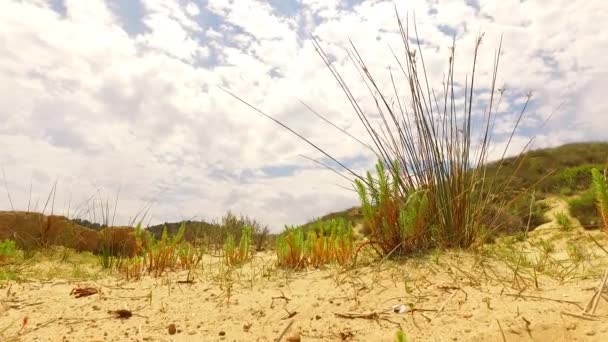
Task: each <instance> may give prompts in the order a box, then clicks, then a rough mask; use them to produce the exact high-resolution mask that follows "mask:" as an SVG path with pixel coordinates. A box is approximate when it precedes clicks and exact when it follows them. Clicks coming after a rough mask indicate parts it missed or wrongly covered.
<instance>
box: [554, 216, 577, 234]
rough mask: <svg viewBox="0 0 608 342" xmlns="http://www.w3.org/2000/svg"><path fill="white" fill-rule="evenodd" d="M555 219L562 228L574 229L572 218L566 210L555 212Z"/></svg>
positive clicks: (566, 229)
mask: <svg viewBox="0 0 608 342" xmlns="http://www.w3.org/2000/svg"><path fill="white" fill-rule="evenodd" d="M555 220H556V221H557V224H558V225H559V227H560V229H562V230H565V231H569V230H572V228H573V225H572V220H571V219H570V216H569V215H568V214H566V213H564V212H559V213H557V214H555Z"/></svg>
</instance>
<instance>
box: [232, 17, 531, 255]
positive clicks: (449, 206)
mask: <svg viewBox="0 0 608 342" xmlns="http://www.w3.org/2000/svg"><path fill="white" fill-rule="evenodd" d="M397 24H398V28H399V32H400V35H401V38H402V43H403V50H402V51H401V52H400V53H397V52H395V51H392V52H393V56H394V58H395V62H396V65H397V66H398V69H397V70H399V73H400V74H401V76H402V77H403V80H402V82H399V80H398V79H396V78H395V77H394V76H395V75H393V73H392V72H391V75H390V76H391V82H392V83H391V84H389V85H388V87H384V86H382V85H379V84H378V83H377V82H376V79H375V78H374V77H373V76H372V73H371V71H370V69H369V68H368V67H367V65H366V64H365V62H364V61H363V59H362V57H361V55H360V54H359V51H358V50H357V49H356V47H355V46H354V44H352V43H351V48H350V50H349V57H350V59H351V61H353V63H354V65H355V67H356V68H357V70H358V72H359V73H360V74H361V75H362V76H363V79H364V83H365V85H366V87H367V88H368V89H369V90H370V95H371V97H372V100H373V103H374V104H375V108H374V113H373V114H374V115H379V118H380V120H379V121H378V122H379V124H378V125H376V124H375V122H374V121H373V120H372V116H371V115H370V113H367V112H365V111H364V110H363V107H364V106H363V105H361V104H360V103H359V100H358V99H357V98H355V96H354V95H353V93H352V92H351V90H350V88H349V86H348V85H347V84H346V83H345V81H344V79H343V78H342V77H341V75H340V73H339V72H338V71H337V70H336V68H335V66H334V64H333V63H332V61H331V59H330V57H329V56H328V55H327V54H326V53H325V51H324V50H323V48H322V47H321V45H320V43H319V42H318V41H317V40H316V39H315V38H312V40H313V43H314V46H315V48H316V50H317V52H318V53H319V55H320V56H321V58H322V59H323V61H324V62H325V64H326V65H327V67H328V68H329V70H330V71H331V72H332V74H333V75H334V77H335V79H336V80H337V81H338V83H339V85H340V87H341V88H342V90H343V91H344V94H345V95H346V97H347V98H348V100H349V102H350V103H351V105H352V108H353V110H354V112H355V114H356V115H357V117H358V118H359V120H360V122H361V124H362V125H363V126H364V127H365V130H366V132H367V133H368V135H369V139H370V140H371V144H369V145H367V144H364V145H365V146H366V147H367V148H369V149H371V150H372V151H373V153H374V154H375V156H376V158H377V159H378V165H377V169H376V171H377V175H376V177H373V176H372V175H371V174H370V173H368V174H367V177H364V176H361V175H359V174H357V173H355V172H354V171H352V170H351V169H349V168H348V167H347V166H345V165H344V164H343V163H341V162H340V161H338V160H337V159H336V158H334V157H332V156H331V155H330V154H329V153H327V152H326V151H325V150H323V149H321V148H319V147H318V146H317V145H315V144H314V143H313V142H311V141H310V140H308V139H307V138H305V137H303V136H302V135H301V134H299V133H297V132H296V131H294V130H293V129H292V128H289V127H287V126H286V125H285V124H283V123H281V122H280V121H278V120H277V119H275V118H273V117H272V116H270V115H268V114H265V113H264V112H262V111H261V110H259V109H258V108H255V107H253V106H252V105H250V104H248V103H247V102H246V101H244V100H242V99H241V98H239V97H238V96H236V95H234V94H232V93H231V92H229V91H226V92H228V93H229V94H230V95H232V96H234V97H235V98H236V99H238V100H240V101H242V102H243V103H245V104H247V105H248V106H250V107H251V108H253V109H254V110H256V111H257V112H259V113H261V114H262V115H264V116H266V117H268V118H270V119H271V120H273V121H274V122H276V123H278V124H279V125H281V126H282V127H283V128H286V129H287V130H289V131H290V132H292V133H293V134H295V135H297V136H298V137H299V138H301V139H302V140H304V141H305V142H307V143H308V144H310V145H311V146H312V147H314V148H315V149H317V150H318V151H319V152H321V153H323V155H324V156H326V157H328V158H330V159H331V160H332V161H334V162H335V163H337V164H338V165H340V167H342V168H343V169H345V170H346V171H347V173H348V174H349V175H350V176H352V177H353V179H352V180H353V183H354V186H355V187H356V189H357V190H358V193H359V197H360V199H361V204H362V206H363V207H364V212H365V219H366V221H367V224H368V225H369V228H370V229H371V235H370V241H369V242H368V243H369V244H371V245H372V246H373V247H374V248H375V249H376V250H377V251H378V252H379V253H380V254H381V255H383V256H386V255H389V254H391V255H403V254H407V253H411V252H416V251H419V250H422V249H427V248H434V247H440V248H451V247H458V248H468V247H470V246H471V245H473V244H475V243H476V242H480V241H482V240H483V239H484V238H485V237H486V236H488V235H489V234H488V232H489V231H492V230H497V229H499V228H500V224H501V222H499V221H500V220H499V219H498V217H499V214H500V213H501V212H503V211H504V210H506V207H507V205H508V204H509V201H508V200H507V199H505V198H504V197H501V196H500V195H501V192H502V190H503V189H505V188H506V187H507V186H508V183H509V182H510V181H511V180H512V179H513V177H514V176H515V174H511V175H508V176H507V177H505V178H504V179H507V181H505V182H504V183H501V184H497V183H496V182H495V181H494V179H496V177H491V176H495V175H489V174H488V172H487V168H486V165H487V162H488V154H489V153H488V151H489V150H490V147H491V142H492V138H493V134H492V132H493V124H494V117H495V115H496V113H497V110H498V107H499V105H500V102H501V100H502V96H503V93H504V89H498V88H497V86H496V82H497V72H498V64H499V60H500V56H501V48H500V45H499V48H498V50H497V51H496V53H495V59H494V65H493V69H492V70H493V72H492V76H491V83H490V84H489V85H486V87H487V89H489V91H490V97H489V99H488V100H487V105H486V108H485V110H482V111H479V110H478V108H477V107H476V103H477V100H476V98H475V96H476V91H477V89H476V86H477V85H476V83H475V81H476V68H477V64H478V60H477V57H478V50H479V47H480V45H481V43H482V36H479V37H478V38H477V41H476V44H475V46H474V51H473V54H472V56H471V59H472V61H471V71H470V74H469V75H468V76H467V78H466V79H465V80H463V81H464V83H462V85H463V87H464V89H460V87H458V86H456V85H457V84H458V81H456V80H455V74H456V73H455V58H454V57H455V54H454V51H455V44H454V45H452V47H451V49H450V55H449V60H448V64H447V72H446V75H445V77H444V82H443V89H442V91H441V92H436V91H435V90H434V89H432V88H431V85H430V84H429V81H428V77H427V73H426V67H425V64H424V58H423V54H422V49H421V48H420V44H419V43H418V44H416V43H412V42H419V39H418V36H417V32H416V30H415V28H416V27H415V25H414V33H415V37H411V36H410V34H409V28H407V27H404V25H403V23H402V21H401V19H400V18H399V16H398V15H397ZM400 85H403V86H404V87H406V88H407V90H406V91H405V94H403V93H402V92H401V91H400V89H398V87H399V86H400ZM455 88H458V89H457V90H455ZM386 89H391V92H392V93H390V94H389V93H387V92H386ZM404 95H405V96H404ZM530 96H531V95H528V97H527V101H526V102H525V104H524V105H523V108H522V110H521V112H520V113H518V117H517V121H516V123H515V124H514V127H513V130H512V132H511V134H510V136H509V138H508V140H507V141H506V144H505V148H504V150H503V151H502V155H501V158H500V159H499V160H498V165H499V166H498V168H496V169H495V170H496V171H495V173H498V172H500V171H501V167H502V160H503V158H504V157H505V155H506V153H507V150H508V148H509V146H510V143H511V140H512V138H513V135H514V134H515V131H516V129H517V127H518V125H519V122H520V120H521V118H522V116H523V113H524V111H525V108H526V107H527V105H528V101H530ZM404 98H405V100H402V99H404ZM317 115H318V114H317ZM357 140H358V141H360V140H359V139H357ZM530 146H531V144H530V143H529V144H528V145H526V147H524V151H525V150H526V149H527V148H529V147H530ZM522 152H523V151H522ZM520 155H521V154H520ZM522 162H523V158H518V159H517V160H516V163H518V164H519V165H521V163H522ZM517 169H518V168H516V170H517ZM334 171H335V170H334ZM488 216H490V217H488ZM302 238H303V237H301V236H299V235H298V233H296V232H291V233H288V234H287V235H286V236H285V237H283V238H282V240H280V241H279V242H280V243H281V244H282V245H283V247H281V248H280V251H278V253H279V257H280V258H284V260H285V261H286V262H287V260H289V263H290V264H292V265H295V264H300V263H301V260H302V259H303V257H302V252H300V251H299V249H298V248H299V247H298V246H295V245H296V244H297V243H299V242H298V241H301V239H302Z"/></svg>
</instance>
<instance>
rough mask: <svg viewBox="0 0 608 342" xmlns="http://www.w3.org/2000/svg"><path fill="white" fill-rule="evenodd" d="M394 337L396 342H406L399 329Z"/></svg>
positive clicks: (403, 334)
mask: <svg viewBox="0 0 608 342" xmlns="http://www.w3.org/2000/svg"><path fill="white" fill-rule="evenodd" d="M395 337H396V339H397V342H407V337H406V335H405V333H404V332H403V330H402V329H401V328H399V330H397V333H396V334H395Z"/></svg>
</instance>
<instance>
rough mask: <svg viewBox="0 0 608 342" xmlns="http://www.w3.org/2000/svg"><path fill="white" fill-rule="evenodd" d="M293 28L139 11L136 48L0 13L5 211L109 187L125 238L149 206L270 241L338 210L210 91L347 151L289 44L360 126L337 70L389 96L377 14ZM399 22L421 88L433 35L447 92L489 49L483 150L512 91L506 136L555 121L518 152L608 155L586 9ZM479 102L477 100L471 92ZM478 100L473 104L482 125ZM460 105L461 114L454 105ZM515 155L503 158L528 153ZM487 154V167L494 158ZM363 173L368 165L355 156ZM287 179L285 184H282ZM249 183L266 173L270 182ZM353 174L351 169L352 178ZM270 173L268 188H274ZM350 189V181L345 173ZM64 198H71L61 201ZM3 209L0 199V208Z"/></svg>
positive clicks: (267, 13) (497, 6) (200, 11)
mask: <svg viewBox="0 0 608 342" xmlns="http://www.w3.org/2000/svg"><path fill="white" fill-rule="evenodd" d="M300 3H301V6H302V8H301V10H300V11H299V13H298V14H297V15H296V16H294V17H288V16H283V15H280V13H278V12H277V10H276V9H273V8H272V7H271V5H269V4H267V3H265V2H258V1H255V2H253V1H238V0H235V1H221V0H209V1H208V2H207V3H206V6H205V4H204V3H203V2H190V1H178V0H142V5H143V10H144V15H143V17H141V18H140V20H141V22H142V23H143V26H144V28H145V31H144V32H141V33H138V34H137V35H135V36H130V35H129V34H127V33H126V32H125V30H124V29H123V27H121V24H122V22H121V21H120V20H118V19H117V18H118V14H117V13H114V12H112V11H113V9H110V7H109V6H107V4H106V3H105V2H104V1H102V0H89V1H86V4H85V3H84V2H82V1H79V0H68V1H65V5H66V8H67V13H66V16H65V17H62V16H61V15H59V14H57V13H55V12H54V11H53V10H52V9H51V7H50V5H49V1H48V0H47V1H42V0H40V1H15V0H9V1H4V2H2V3H1V4H0V32H2V34H0V92H2V94H3V96H2V97H1V98H0V108H1V110H0V116H1V120H0V146H3V150H2V155H1V156H0V164H2V165H3V166H4V167H5V169H6V172H7V176H8V181H9V188H10V189H11V191H12V194H13V198H14V199H15V202H16V204H17V205H18V207H20V208H24V207H25V206H26V205H27V202H28V195H29V183H30V179H31V180H32V182H33V188H34V195H35V196H34V197H39V198H42V200H41V201H44V199H45V196H47V195H48V189H50V187H51V185H52V183H53V182H54V180H55V179H56V178H58V179H59V191H58V193H57V195H58V196H59V197H58V199H57V203H61V204H62V205H61V207H62V209H65V207H66V206H65V205H64V204H66V203H68V202H69V201H70V198H71V199H72V203H75V202H78V201H83V200H84V199H86V198H88V197H89V196H91V195H92V194H94V193H95V191H96V190H95V189H96V188H97V187H102V188H103V189H105V191H106V192H105V194H106V195H108V196H109V197H112V196H113V192H114V191H116V190H117V189H118V188H119V187H120V186H122V191H121V198H120V201H119V209H120V210H119V218H120V220H121V221H120V222H121V223H125V222H126V220H127V218H128V217H129V216H132V215H134V214H135V212H137V210H138V209H139V208H140V207H141V206H142V205H143V204H144V203H145V202H146V201H148V200H150V199H153V198H154V199H156V200H157V203H156V204H155V206H154V208H153V210H152V213H153V214H154V218H155V221H153V222H158V221H165V220H176V219H181V218H186V217H191V216H194V215H198V216H199V217H205V218H208V219H209V218H214V217H218V216H220V215H221V214H222V213H224V212H225V211H226V210H229V209H231V210H234V211H237V212H243V213H246V214H249V215H252V216H254V217H257V218H259V219H261V220H263V221H265V222H268V223H270V224H271V227H272V228H273V229H275V230H276V229H280V228H281V227H282V225H283V224H292V223H302V222H304V221H306V220H307V219H310V218H312V217H314V216H320V215H322V214H324V213H327V212H329V211H331V210H336V209H340V208H345V207H347V206H349V205H354V204H356V196H355V195H354V194H352V193H350V192H349V191H347V190H344V189H341V188H339V187H338V186H335V184H339V185H346V184H345V181H344V180H343V179H341V178H340V177H338V176H336V175H335V174H333V173H332V172H330V171H327V170H322V169H320V168H318V166H317V165H315V164H314V163H312V162H310V161H307V160H305V159H303V158H300V157H298V154H306V155H310V156H313V157H317V158H320V157H322V155H321V154H320V153H318V152H317V151H315V150H314V149H313V148H311V147H310V146H308V145H307V144H305V143H303V142H301V141H299V140H298V139H297V138H296V137H294V136H293V135H291V134H289V133H288V132H286V131H285V130H284V129H282V128H281V127H279V126H277V125H275V124H274V123H273V122H271V121H270V120H267V119H266V118H263V117H261V116H260V115H258V114H256V113H255V112H254V111H252V110H251V109H249V108H248V107H246V106H245V105H243V104H242V103H240V102H238V101H236V100H235V99H233V98H231V97H230V96H229V95H227V94H226V93H224V92H222V91H221V90H220V89H219V88H218V86H223V87H225V88H228V89H230V90H231V91H233V92H235V93H236V94H238V95H239V96H242V97H243V98H244V99H245V100H247V101H249V102H250V103H252V104H253V105H256V106H259V107H260V108H261V109H263V110H265V111H266V112H268V113H269V114H271V115H274V116H276V117H278V118H280V119H281V120H283V121H284V122H285V123H287V124H288V125H290V126H291V127H293V128H294V129H296V130H297V131H298V132H301V133H302V134H304V135H305V136H306V137H308V138H310V139H312V140H313V141H314V142H315V143H318V144H319V146H321V147H323V148H326V149H327V150H328V151H330V152H332V153H333V154H335V155H336V156H337V157H339V158H341V159H353V158H357V157H359V156H360V154H361V153H362V148H361V146H360V145H358V143H356V142H354V141H352V140H351V139H349V138H347V137H345V136H344V135H342V134H341V133H339V132H337V131H336V130H335V129H333V128H332V127H330V126H329V125H327V124H325V123H324V122H322V121H321V120H319V119H318V118H316V117H315V116H314V115H313V114H311V113H308V112H307V110H306V109H305V108H304V107H303V106H302V105H300V103H299V102H298V99H302V100H304V101H305V102H306V103H307V104H309V105H311V106H312V107H313V108H314V109H315V110H317V111H318V112H320V113H321V114H323V115H325V116H326V117H328V118H329V119H330V120H332V121H333V122H335V123H337V124H338V125H340V126H343V127H348V129H349V131H350V132H351V133H353V134H355V135H356V136H358V137H361V138H362V139H364V140H365V141H368V140H369V139H366V133H365V130H364V129H363V127H362V125H361V123H360V122H359V121H358V120H359V119H358V118H357V117H356V115H355V114H354V112H353V110H352V108H351V106H350V104H349V102H348V100H347V99H346V97H345V96H344V94H343V93H342V91H341V89H340V88H339V86H338V84H337V83H336V81H335V80H334V79H333V77H332V75H331V73H330V72H329V71H328V70H327V69H326V67H325V65H324V64H323V61H322V60H321V59H320V58H319V56H318V54H317V53H316V52H315V50H314V48H313V46H312V43H311V42H310V41H309V40H308V39H307V36H306V34H305V31H306V30H310V31H311V33H312V34H313V35H314V36H315V37H318V38H319V40H320V42H321V44H322V46H323V48H324V49H326V52H328V54H330V55H331V56H332V57H333V58H334V59H335V61H334V63H335V65H336V66H337V67H338V69H339V70H340V71H341V72H342V73H343V76H344V78H345V80H346V81H347V83H348V84H349V85H351V86H352V91H353V93H354V94H355V95H356V96H357V97H358V98H360V99H361V100H362V105H363V107H364V108H365V110H366V111H368V112H369V113H370V114H374V113H375V107H374V105H373V102H372V98H371V96H370V94H369V91H368V89H367V88H366V86H365V84H363V83H361V82H360V77H359V75H358V74H357V72H356V71H355V69H354V68H353V66H352V64H351V63H350V61H349V60H348V58H347V54H346V50H345V47H348V39H352V41H353V42H354V43H355V45H356V46H357V48H358V49H359V52H360V53H361V55H362V57H363V59H364V60H365V62H366V63H367V66H368V67H369V69H370V70H371V71H372V72H373V74H374V77H375V79H376V81H377V82H378V83H379V84H380V85H381V87H382V89H384V90H388V91H389V92H392V89H391V83H390V74H389V72H388V69H387V67H389V66H390V67H391V70H392V71H393V73H394V75H395V76H396V77H397V80H398V83H397V87H398V89H399V90H400V91H405V90H406V88H405V84H404V82H403V79H402V78H400V76H401V75H400V73H399V70H398V68H397V65H396V63H395V60H394V57H393V56H392V54H391V53H390V50H389V49H388V46H387V45H390V46H391V47H393V48H394V49H395V52H396V53H397V54H400V53H402V52H403V47H402V45H401V43H400V36H399V34H398V28H397V26H396V22H395V19H394V7H393V2H392V1H363V2H362V3H360V4H357V5H355V6H352V7H348V6H346V3H345V2H343V1H338V0H336V1H316V0H302V1H301V2H300ZM398 9H399V11H400V13H401V15H402V16H403V17H405V16H406V15H409V17H410V19H411V18H412V16H413V14H415V16H416V23H417V29H418V34H419V37H420V38H421V40H422V49H423V56H424V59H425V63H426V67H427V72H428V76H429V81H430V83H431V86H433V88H434V89H436V90H440V87H441V81H442V79H443V76H444V73H445V70H446V67H447V61H448V56H449V46H450V44H451V42H452V36H451V32H452V30H456V33H457V35H456V47H457V55H456V62H457V67H458V69H457V74H456V77H457V80H458V81H459V82H460V83H462V82H464V79H465V75H466V74H469V75H470V72H471V61H470V58H469V57H470V55H471V53H472V50H473V48H474V42H475V36H476V34H477V33H478V32H483V31H485V32H486V36H485V40H484V43H483V44H482V47H481V50H480V56H479V65H478V70H477V71H478V74H477V79H476V80H477V82H476V84H477V85H478V86H479V87H482V86H484V87H487V86H489V82H490V77H491V67H492V58H493V55H494V51H495V47H497V44H498V39H499V38H500V35H501V34H504V42H503V48H504V50H503V55H502V56H501V58H502V59H501V62H502V63H501V67H500V70H499V80H498V85H499V86H502V85H503V84H506V85H507V88H508V89H509V90H508V92H507V94H508V96H507V97H506V98H505V100H504V101H503V103H502V104H501V108H500V112H501V114H500V117H499V120H498V121H497V126H496V127H497V133H502V135H498V136H497V138H500V139H504V138H505V137H504V135H505V134H508V132H510V127H511V125H512V124H513V120H514V118H515V116H514V115H515V114H516V113H518V110H519V109H520V108H521V105H522V104H523V102H522V100H523V99H524V98H525V94H526V93H527V92H528V91H529V90H534V91H535V97H534V100H533V103H532V106H531V108H530V112H529V116H528V117H526V119H525V120H524V121H523V122H522V129H523V130H522V131H520V134H523V135H529V134H528V133H530V132H533V131H534V126H535V125H538V124H539V123H540V122H542V119H543V118H545V117H546V116H547V115H549V113H550V112H552V111H553V110H554V109H555V108H557V107H558V105H559V104H561V103H562V102H564V100H567V101H566V103H565V104H563V106H562V107H561V110H560V111H558V112H557V113H556V115H555V117H554V120H553V121H552V122H551V123H550V124H549V125H548V126H547V127H546V128H545V130H543V131H541V132H540V135H539V137H538V139H537V140H538V142H537V144H536V145H535V146H536V147H539V146H549V145H555V144H559V143H561V142H565V141H572V140H579V139H586V138H594V139H606V138H608V133H606V132H608V121H606V119H605V114H606V111H607V110H608V107H607V106H608V100H607V99H606V97H605V96H603V90H604V89H606V87H607V85H608V84H607V83H606V79H608V78H607V75H608V70H607V68H608V66H607V65H606V64H605V63H603V60H604V56H606V55H607V54H608V38H607V37H608V33H606V32H605V30H603V31H602V30H601V25H600V24H599V23H600V22H601V20H602V19H603V18H605V17H607V16H608V15H607V14H608V13H607V9H606V7H605V6H604V5H602V3H601V2H600V1H599V0H598V1H583V0H579V1H572V0H570V1H555V2H551V3H542V4H541V3H539V2H532V1H526V2H523V3H522V2H520V1H519V0H501V1H484V2H483V4H482V5H481V6H480V7H479V8H476V7H474V6H469V5H466V4H465V3H464V2H462V1H451V0H450V1H447V0H446V1H437V0H433V1H431V0H429V1H426V0H416V1H408V2H400V3H399V7H398ZM478 89H481V88H478ZM488 98H489V93H488V92H487V91H485V92H481V93H480V98H479V99H477V100H476V102H475V103H476V106H475V108H476V109H477V108H481V109H483V106H484V105H485V104H484V103H485V102H487V100H488ZM459 105H461V103H459ZM523 135H518V136H516V137H515V140H514V142H513V149H512V150H510V151H516V150H517V149H518V148H520V147H523V145H525V143H526V142H527V140H528V138H527V137H526V136H523ZM498 147H499V146H497V148H496V149H495V150H500V148H498ZM366 156H368V155H366ZM294 165H295V166H297V167H298V168H296V170H295V171H294V172H293V174H291V173H289V172H288V171H287V170H288V169H289V168H293V167H294ZM266 166H272V167H283V168H285V170H283V172H284V175H283V176H281V177H271V176H269V175H267V174H265V173H264V171H263V168H264V167H266ZM358 168H359V166H358ZM280 171H281V170H280V168H279V169H278V171H276V170H275V171H274V172H279V173H280ZM361 171H363V168H361ZM70 196H71V197H70ZM6 207H8V200H7V198H5V197H3V196H0V208H6Z"/></svg>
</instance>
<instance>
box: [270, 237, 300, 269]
mask: <svg viewBox="0 0 608 342" xmlns="http://www.w3.org/2000/svg"><path fill="white" fill-rule="evenodd" d="M304 241H305V240H304V231H303V230H302V228H301V227H290V226H286V227H285V232H283V234H281V235H279V236H278V237H277V241H276V250H277V263H278V265H279V266H281V267H288V268H294V269H298V268H303V267H305V266H306V260H305V255H306V251H305V247H306V245H305V244H304Z"/></svg>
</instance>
